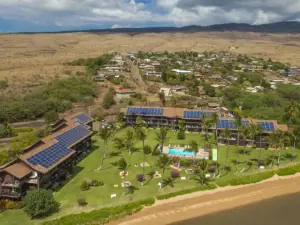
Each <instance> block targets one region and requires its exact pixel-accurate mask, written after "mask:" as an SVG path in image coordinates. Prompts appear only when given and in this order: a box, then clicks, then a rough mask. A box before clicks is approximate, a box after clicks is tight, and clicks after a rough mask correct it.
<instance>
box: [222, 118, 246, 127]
mask: <svg viewBox="0 0 300 225" xmlns="http://www.w3.org/2000/svg"><path fill="white" fill-rule="evenodd" d="M242 125H244V126H248V125H249V121H247V120H243V121H242ZM217 127H218V128H220V129H224V128H228V129H236V124H235V121H234V120H218V124H217Z"/></svg>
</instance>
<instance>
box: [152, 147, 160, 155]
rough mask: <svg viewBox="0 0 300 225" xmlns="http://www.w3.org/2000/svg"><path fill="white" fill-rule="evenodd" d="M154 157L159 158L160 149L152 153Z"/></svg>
mask: <svg viewBox="0 0 300 225" xmlns="http://www.w3.org/2000/svg"><path fill="white" fill-rule="evenodd" d="M152 155H153V156H159V155H161V152H160V149H159V148H155V149H154V150H153V151H152Z"/></svg>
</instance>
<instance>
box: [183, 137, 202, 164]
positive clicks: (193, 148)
mask: <svg viewBox="0 0 300 225" xmlns="http://www.w3.org/2000/svg"><path fill="white" fill-rule="evenodd" d="M184 151H187V152H193V153H194V163H195V162H196V155H197V154H198V152H199V146H198V144H197V142H196V141H194V140H192V141H190V147H189V148H187V149H185V150H184Z"/></svg>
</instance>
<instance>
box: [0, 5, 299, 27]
mask: <svg viewBox="0 0 300 225" xmlns="http://www.w3.org/2000/svg"><path fill="white" fill-rule="evenodd" d="M147 2H152V5H151V7H150V5H149V4H147V3H140V2H139V3H137V1H136V0H0V19H1V18H2V19H15V20H22V21H26V22H30V23H33V24H40V25H54V26H60V27H79V26H84V25H87V24H96V25H97V26H98V27H100V26H102V27H112V26H114V25H118V26H121V27H124V26H128V25H130V26H131V27H134V26H143V24H149V23H155V24H174V25H178V26H183V25H191V24H198V25H210V24H215V23H229V22H237V23H251V24H261V23H268V22H275V21H282V20H293V19H297V18H300V0H149V1H147ZM154 3H155V4H154ZM0 29H1V27H0Z"/></svg>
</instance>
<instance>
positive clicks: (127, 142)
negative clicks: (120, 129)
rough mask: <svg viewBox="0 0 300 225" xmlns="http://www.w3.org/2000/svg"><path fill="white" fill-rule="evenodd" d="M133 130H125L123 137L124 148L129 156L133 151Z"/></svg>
mask: <svg viewBox="0 0 300 225" xmlns="http://www.w3.org/2000/svg"><path fill="white" fill-rule="evenodd" d="M133 141H134V130H133V129H128V130H126V133H125V137H124V147H125V149H126V150H128V153H129V154H131V153H132V152H133V150H134V143H133Z"/></svg>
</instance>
